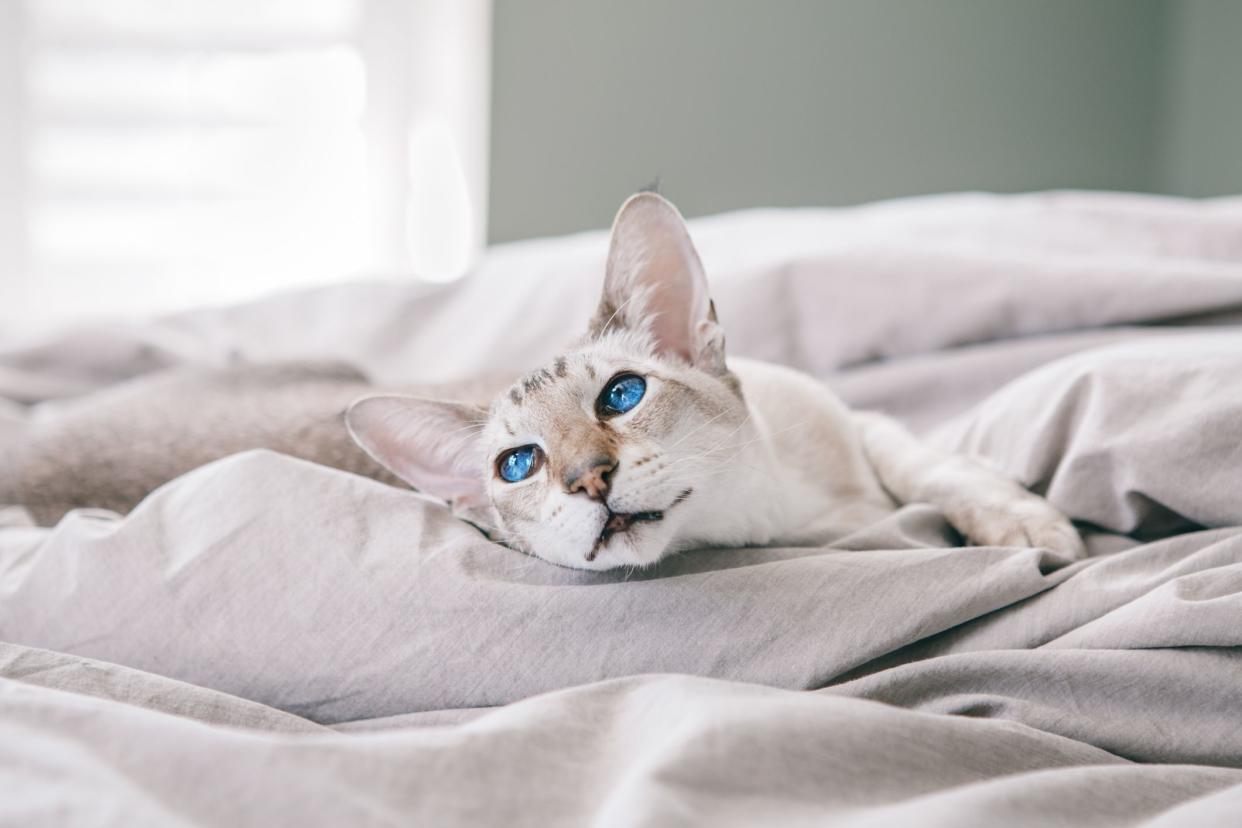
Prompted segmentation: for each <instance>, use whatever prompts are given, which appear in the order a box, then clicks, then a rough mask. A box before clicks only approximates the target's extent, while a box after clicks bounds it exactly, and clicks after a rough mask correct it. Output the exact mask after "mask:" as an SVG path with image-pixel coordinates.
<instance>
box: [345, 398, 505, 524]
mask: <svg viewBox="0 0 1242 828" xmlns="http://www.w3.org/2000/svg"><path fill="white" fill-rule="evenodd" d="M486 421H487V410H486V409H484V408H482V407H480V406H475V405H467V404H464V403H457V402H449V401H446V400H429V399H423V398H421V397H406V396H397V395H377V396H374V397H363V398H362V399H360V400H357V401H355V402H354V403H353V404H352V405H350V407H349V409H348V410H347V411H346V412H345V426H346V428H348V429H349V434H350V436H351V437H353V438H354V442H355V443H357V444H358V445H359V447H361V448H362V450H363V451H365V452H366V453H367V454H369V455H371V457H372V458H374V459H375V460H376V461H378V462H379V463H380V464H382V465H383V466H384V467H385V468H387V469H388V470H389V471H391V472H392V473H393V474H395V475H397V476H398V477H400V478H401V479H402V480H404V481H405V482H406V483H409V484H410V485H411V486H413V487H414V488H415V489H418V490H419V491H420V492H424V493H426V494H429V495H432V496H433V497H438V498H440V499H441V500H445V501H448V504H449V505H450V506H451V507H452V508H453V514H455V515H457V516H458V517H460V518H462V519H464V520H468V521H470V522H471V523H473V524H475V525H476V526H478V527H479V528H481V529H483V530H484V531H485V532H489V531H490V530H492V529H493V528H494V527H495V526H496V525H497V521H496V515H495V511H494V510H493V508H492V504H491V502H490V500H489V499H488V497H487V490H486V486H485V484H484V481H483V474H484V471H485V467H486V465H487V464H486V461H485V459H484V457H483V445H482V440H481V439H480V437H479V434H480V432H481V431H482V430H483V426H484V424H485V423H486Z"/></svg>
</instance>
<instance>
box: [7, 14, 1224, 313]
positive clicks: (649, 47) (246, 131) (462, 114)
mask: <svg viewBox="0 0 1242 828" xmlns="http://www.w3.org/2000/svg"><path fill="white" fill-rule="evenodd" d="M656 178H659V179H660V180H661V182H662V187H663V191H664V192H665V193H666V194H667V195H669V196H670V197H671V198H672V199H673V200H674V201H676V202H677V204H678V205H679V206H680V207H681V208H682V210H683V212H685V213H686V214H687V215H688V216H698V215H704V214H709V213H716V212H721V211H725V210H732V209H738V208H745V207H756V206H801V205H848V204H857V203H860V202H865V201H870V200H875V199H883V198H891V197H898V196H906V195H918V194H925V193H933V192H943V191H958V190H988V191H999V192H1010V191H1027V190H1044V189H1050V188H1078V189H1105V190H1126V191H1140V192H1154V193H1168V194H1175V195H1187V196H1213V195H1222V194H1230V193H1238V192H1242V2H1234V1H1233V0H928V1H927V2H908V1H907V0H764V1H763V2H759V0H624V2H623V1H622V0H494V2H491V1H490V0H0V334H2V333H5V332H9V331H15V330H21V329H29V328H32V327H37V326H41V325H48V324H53V323H59V322H63V321H65V320H68V319H71V318H74V317H78V316H82V315H84V314H99V313H106V314H110V313H126V314H130V313H146V312H151V311H157V310H168V309H178V308H185V307H190V306H193V305H198V304H204V303H218V302H229V301H237V300H242V299H246V298H250V297H253V296H258V295H261V294H264V293H268V292H271V291H274V290H279V289H285V288H291V287H301V286H307V285H314V284H321V283H325V282H331V281H339V280H342V279H349V278H359V277H375V276H381V277H399V278H410V279H422V280H432V281H446V280H451V279H454V278H457V277H459V276H460V275H462V274H463V273H465V272H466V271H467V270H468V269H469V267H470V265H471V263H472V262H473V261H475V260H476V259H477V257H478V256H479V255H480V254H481V252H482V251H483V249H484V248H485V246H486V245H487V244H489V243H497V242H506V241H513V240H518V239H524V238H530V237H535V236H544V235H550V234H561V233H568V232H573V231H578V230H584V229H588V228H599V227H605V226H607V224H608V223H609V221H610V220H611V218H612V215H613V213H614V212H615V210H616V208H617V206H618V205H619V204H620V202H621V201H622V200H623V199H624V197H625V196H626V195H627V194H628V193H630V192H632V191H633V190H635V189H637V188H639V187H641V186H643V185H645V184H647V183H649V182H651V181H652V180H653V179H656Z"/></svg>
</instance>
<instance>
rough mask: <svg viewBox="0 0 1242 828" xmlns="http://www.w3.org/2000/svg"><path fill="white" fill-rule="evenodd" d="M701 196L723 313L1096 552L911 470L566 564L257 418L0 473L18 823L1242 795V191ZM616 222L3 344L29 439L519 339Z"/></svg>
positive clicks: (1006, 817)
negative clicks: (883, 514)
mask: <svg viewBox="0 0 1242 828" xmlns="http://www.w3.org/2000/svg"><path fill="white" fill-rule="evenodd" d="M691 230H692V233H693V234H694V236H695V239H696V242H697V243H698V245H699V247H700V249H701V253H702V257H703V259H704V262H705V265H706V268H707V270H708V273H709V277H710V278H711V279H712V281H713V290H714V294H715V298H716V302H717V306H718V308H719V312H720V316H721V319H722V322H723V323H724V324H725V326H726V329H727V330H728V332H729V342H730V347H731V350H732V352H733V353H736V354H741V355H746V356H752V357H759V358H766V359H772V360H777V361H781V362H784V363H787V364H791V365H794V366H796V367H799V368H801V369H803V370H806V371H808V372H810V373H812V374H814V375H816V376H818V377H820V378H822V379H824V381H826V382H828V383H830V384H831V385H832V386H833V387H834V388H836V389H837V390H838V391H839V392H840V393H841V394H842V395H843V396H844V397H845V398H846V399H847V400H848V401H850V402H851V403H853V404H855V405H858V406H865V407H873V408H880V409H884V410H887V411H889V412H891V413H893V414H894V415H896V416H898V417H900V418H902V419H903V420H905V421H906V422H908V423H910V424H911V426H912V427H913V428H915V429H916V430H918V431H920V432H922V433H923V434H924V435H925V437H926V438H927V439H928V440H931V441H934V442H936V443H938V444H940V445H942V446H945V447H947V448H950V449H954V450H962V451H968V452H972V453H976V454H978V455H980V456H983V457H985V458H987V459H988V460H989V461H990V462H992V463H994V464H996V465H998V466H1000V467H1002V468H1004V469H1005V470H1006V471H1008V472H1009V473H1011V474H1013V475H1015V476H1017V477H1019V478H1021V479H1022V480H1023V482H1024V483H1026V484H1027V485H1029V486H1031V487H1032V488H1033V489H1035V490H1036V491H1039V492H1041V493H1044V494H1046V495H1047V496H1048V497H1049V498H1050V499H1051V500H1052V501H1053V502H1054V503H1056V504H1057V505H1058V506H1059V507H1060V508H1062V509H1063V510H1064V511H1066V512H1067V513H1068V514H1069V515H1070V516H1071V517H1073V518H1074V519H1075V520H1076V521H1078V524H1079V526H1080V528H1082V530H1083V531H1084V535H1085V537H1086V539H1087V543H1088V547H1089V550H1090V553H1091V554H1090V557H1089V558H1088V559H1086V560H1084V561H1080V562H1077V563H1074V564H1070V565H1066V564H1065V563H1064V562H1063V561H1061V560H1059V559H1058V558H1056V556H1054V555H1051V554H1050V553H1048V552H1046V551H1044V550H1038V549H1018V548H991V547H970V548H961V547H958V546H957V545H956V544H957V543H958V541H959V539H958V538H957V537H956V536H955V535H954V533H953V532H952V530H951V529H950V528H949V527H948V526H947V525H946V524H945V522H944V520H943V518H942V517H941V516H940V515H939V514H938V513H937V512H936V511H935V510H934V509H932V508H930V507H928V506H926V505H921V504H911V505H909V506H906V507H905V508H903V509H902V510H900V511H899V512H898V513H896V514H894V515H893V516H891V517H890V518H888V519H886V520H885V521H883V522H881V523H879V524H876V525H874V526H871V527H868V528H867V529H866V530H864V531H861V532H858V533H856V534H854V535H851V536H849V537H846V538H842V539H840V540H837V541H835V542H834V543H832V544H830V545H827V546H823V547H802V548H752V549H732V550H698V551H694V552H689V553H685V554H682V555H679V556H676V557H674V558H672V559H670V560H667V561H665V562H662V563H661V564H660V565H658V566H657V567H654V568H652V569H650V570H645V571H623V572H616V573H594V572H578V571H572V570H567V569H561V568H557V567H555V566H552V565H550V564H546V563H544V562H542V561H539V560H537V559H532V558H528V557H524V556H521V555H519V554H518V553H515V552H513V551H511V550H507V549H505V548H503V547H500V546H497V545H495V544H492V543H490V542H489V541H487V540H486V539H484V538H483V537H481V536H480V535H479V534H478V533H477V532H476V531H475V530H473V529H472V528H470V527H469V526H466V525H464V524H461V523H459V522H457V521H455V520H453V519H452V518H451V517H450V516H449V515H448V513H447V510H446V509H444V508H443V507H441V506H439V505H438V504H436V503H434V502H431V501H429V500H426V499H423V498H421V497H419V496H417V495H415V494H413V493H410V492H408V491H403V490H399V489H395V488H391V487H388V486H384V485H382V484H379V483H376V482H374V481H370V480H366V479H363V478H360V477H356V476H353V475H349V474H346V473H343V472H337V471H334V470H331V469H326V468H323V467H318V466H315V465H312V464H309V463H305V462H303V461H299V460H295V459H292V458H289V457H285V456H282V455H278V454H273V453H270V452H249V453H245V454H240V455H235V456H233V457H229V458H225V459H223V460H221V461H218V462H217V463H214V464H212V465H210V466H206V467H203V468H201V469H198V470H196V471H194V472H192V473H190V474H188V475H185V476H183V477H182V478H179V479H177V480H175V481H173V482H171V483H170V484H168V485H166V486H165V487H163V488H161V489H160V490H159V491H157V492H156V493H154V494H153V495H152V496H151V497H149V498H148V499H147V500H146V501H144V503H143V504H142V505H141V506H139V507H138V508H137V509H136V510H135V511H133V512H132V513H131V514H129V515H127V516H118V515H114V514H111V513H106V512H99V511H91V510H81V511H78V512H75V513H72V514H70V515H69V516H67V517H66V518H65V519H64V520H62V521H61V523H60V524H59V525H57V526H56V527H52V528H46V529H44V528H36V527H33V526H31V525H27V524H26V522H25V521H23V519H22V517H21V515H20V514H19V513H18V512H16V511H13V510H9V511H7V512H0V823H3V824H23V825H38V824H48V825H52V824H66V823H89V824H124V825H144V824H151V825H169V824H180V823H185V824H196V825H203V824H212V825H214V824H219V825H244V824H254V825H271V824H300V825H310V824H324V825H338V824H359V825H363V824H377V825H378V824H391V823H411V824H436V825H451V824H487V823H504V824H517V825H521V824H530V825H548V824H565V825H580V824H584V823H588V822H594V823H598V824H604V825H677V824H687V825H690V824H719V825H753V824H782V825H798V824H816V825H819V824H824V823H825V822H833V823H838V824H847V825H905V824H911V823H912V822H917V823H919V824H933V825H934V824H944V825H996V824H1015V825H1016V824H1047V823H1049V822H1062V823H1070V824H1092V825H1095V824H1098V825H1121V824H1127V825H1128V824H1137V823H1145V824H1151V825H1186V824H1194V825H1210V824H1220V825H1228V824H1236V820H1237V814H1238V813H1242V327H1238V326H1237V325H1236V323H1237V321H1238V319H1239V314H1242V200H1238V199H1221V200H1215V201H1206V202H1195V201H1183V200H1177V199H1166V198H1154V197H1139V196H1124V195H1112V194H1094V193H1048V194H1036V195H1025V196H989V195H982V194H964V195H957V196H945V197H935V198H924V199H913V200H907V201H900V202H892V203H886V204H879V205H873V206H869V207H865V208H855V209H842V210H798V211H758V212H747V213H739V214H731V215H726V216H720V217H714V218H711V219H705V220H701V221H697V222H692V224H691ZM605 241H606V240H605V237H604V236H603V234H600V233H594V234H583V235H581V236H578V237H571V238H567V239H557V240H540V241H535V242H527V243H520V244H515V245H508V246H505V247H502V248H498V249H496V250H494V251H492V252H491V253H490V254H489V256H488V257H487V259H486V260H485V261H484V262H483V263H482V265H481V266H480V268H479V269H478V270H477V272H475V273H474V274H472V275H471V276H470V277H468V279H467V280H465V281H464V282H462V283H460V284H458V285H455V286H451V287H447V288H444V287H439V288H427V287H420V286H416V285H411V284H401V283H387V282H364V283H356V284H349V285H342V286H338V287H333V288H328V289H321V290H316V291H310V292H305V293H300V294H291V295H285V296H278V297H273V298H271V299H268V300H264V301H261V302H258V303H253V304H250V305H247V306H241V307H234V308H224V309H214V310H205V311H197V312H194V313H190V314H181V315H177V316H172V317H164V318H160V319H154V320H137V321H128V322H111V323H106V324H105V323H97V324H93V325H90V326H82V327H79V328H76V329H74V330H70V331H65V332H61V333H58V334H56V335H54V336H49V337H47V338H46V339H45V340H44V341H42V342H25V343H18V344H15V345H13V346H11V347H8V348H7V349H6V350H4V351H3V352H0V396H2V397H3V398H4V400H5V403H4V405H3V406H0V454H2V452H3V449H4V446H5V445H6V444H7V445H13V444H16V443H17V442H18V441H20V439H21V434H22V430H23V428H24V427H25V424H26V423H28V422H29V421H30V420H31V419H32V418H36V417H38V416H40V413H41V412H42V411H45V410H49V409H51V408H53V407H55V406H56V405H57V404H58V401H59V400H62V399H66V398H77V397H81V396H82V395H86V394H89V393H90V392H91V391H92V390H94V389H98V388H103V387H107V386H109V385H111V384H113V383H116V382H123V381H124V380H125V379H127V378H129V377H133V376H137V375H140V374H143V373H146V372H149V371H153V370H158V369H160V368H163V367H169V366H175V365H182V364H213V365H215V364H227V363H228V362H229V361H232V360H239V359H244V360H276V359H325V358H332V359H345V360H348V361H351V362H354V363H355V364H357V365H359V366H360V367H361V368H363V369H364V370H366V371H367V372H369V373H370V374H371V375H372V376H373V377H375V378H376V380H377V381H379V382H383V383H402V384H416V383H434V382H451V381H456V380H461V379H465V378H469V377H474V376H478V375H480V374H484V373H488V374H496V373H501V374H503V373H506V372H514V371H519V370H522V369H524V368H528V367H530V366H531V365H533V364H536V363H538V362H539V361H540V360H541V359H543V358H545V357H547V356H550V355H552V354H553V353H555V352H556V350H557V349H558V348H559V347H560V346H561V345H562V344H563V343H564V342H565V341H566V340H568V339H570V338H572V337H573V336H574V335H575V334H576V330H566V329H562V328H559V327H558V326H559V325H560V323H561V322H562V321H563V320H564V319H566V318H570V317H571V316H576V317H577V318H581V319H585V318H586V317H587V315H588V314H589V310H590V308H591V307H592V305H593V301H594V296H595V293H596V291H597V290H598V284H599V280H600V277H601V272H602V261H603V254H604V245H605ZM548 297H555V303H554V306H555V307H556V308H557V312H556V314H555V315H554V316H550V315H549V314H547V313H543V312H541V310H540V309H541V308H545V307H547V306H548ZM463 332H466V333H465V334H464V335H463Z"/></svg>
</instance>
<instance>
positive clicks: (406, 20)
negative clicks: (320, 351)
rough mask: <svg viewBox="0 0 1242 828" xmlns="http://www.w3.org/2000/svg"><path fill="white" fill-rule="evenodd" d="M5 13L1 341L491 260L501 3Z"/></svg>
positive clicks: (175, 1)
mask: <svg viewBox="0 0 1242 828" xmlns="http://www.w3.org/2000/svg"><path fill="white" fill-rule="evenodd" d="M0 9H2V11H0V16H2V17H3V18H4V19H0V117H3V120H4V123H5V124H6V125H8V126H6V127H5V128H4V129H3V133H4V135H3V136H2V137H0V174H3V175H4V177H5V178H6V179H8V180H9V181H10V182H11V183H12V186H9V187H5V188H4V190H5V191H6V194H5V195H0V250H4V251H7V252H0V324H6V325H16V324H20V323H23V322H25V323H29V322H31V321H33V320H39V321H47V320H48V319H49V318H54V319H58V320H59V319H64V318H65V317H68V316H73V315H78V314H82V313H87V312H90V313H98V312H134V311H138V312H148V311H152V310H160V309H171V308H179V307H186V306H190V305H193V304H199V303H204V302H220V301H234V300H239V299H244V298H248V297H251V296H255V295H259V294H262V293H266V292H270V291H272V290H276V289H281V288H287V287H294V286H303V285H309V284H315V283H321V282H326V281H332V280H339V279H341V278H347V277H350V276H356V275H358V274H368V273H369V274H376V273H379V274H408V273H413V274H414V275H416V276H418V277H421V278H432V279H444V278H452V277H455V276H457V275H460V274H461V272H462V271H463V270H464V269H465V268H466V267H467V266H468V264H469V261H470V259H471V257H472V256H473V255H474V253H475V252H477V250H478V249H479V248H480V247H481V246H482V243H483V240H484V238H485V227H484V219H485V216H486V207H487V205H486V188H485V181H486V172H487V170H486V155H487V145H486V137H487V92H488V90H487V78H488V69H489V66H488V53H489V40H490V3H487V2H482V0H465V2H459V1H455V2H452V3H448V2H435V1H434V0H432V1H431V2H419V1H418V0H414V1H413V2H408V1H407V0H210V2H205V1H204V0H91V1H90V2H81V0H24V2H14V3H0ZM6 243H7V244H6Z"/></svg>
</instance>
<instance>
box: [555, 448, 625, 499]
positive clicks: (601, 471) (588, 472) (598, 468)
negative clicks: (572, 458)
mask: <svg viewBox="0 0 1242 828" xmlns="http://www.w3.org/2000/svg"><path fill="white" fill-rule="evenodd" d="M616 468H617V461H616V460H613V459H612V458H611V457H600V458H597V459H595V460H593V461H591V463H590V465H588V466H587V467H586V468H585V469H582V468H580V469H578V470H576V471H573V472H570V473H569V474H568V475H566V477H565V491H567V492H569V493H570V494H574V493H575V492H582V493H584V494H585V495H586V496H587V497H589V498H591V500H599V501H603V499H604V498H606V497H607V496H608V481H609V478H610V477H611V476H612V472H613V470H614V469H616Z"/></svg>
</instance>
